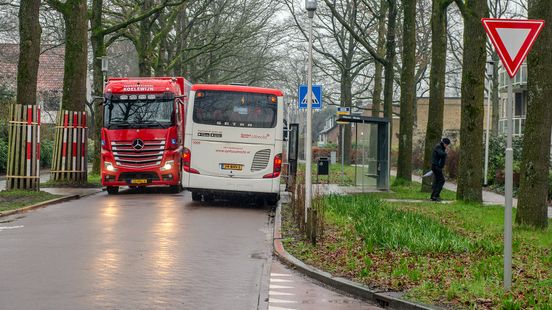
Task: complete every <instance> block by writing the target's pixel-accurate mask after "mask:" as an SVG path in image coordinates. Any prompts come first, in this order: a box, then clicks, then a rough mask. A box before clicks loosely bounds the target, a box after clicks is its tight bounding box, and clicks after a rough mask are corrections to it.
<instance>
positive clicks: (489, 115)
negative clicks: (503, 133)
mask: <svg viewBox="0 0 552 310" xmlns="http://www.w3.org/2000/svg"><path fill="white" fill-rule="evenodd" d="M491 83H492V82H491V81H490V80H489V81H488V82H487V85H488V88H487V89H488V92H487V122H486V123H487V130H486V134H485V175H484V181H483V185H485V186H487V184H488V180H487V175H488V173H489V134H490V129H491V91H492V88H491V85H492V84H491Z"/></svg>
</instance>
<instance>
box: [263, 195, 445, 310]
mask: <svg viewBox="0 0 552 310" xmlns="http://www.w3.org/2000/svg"><path fill="white" fill-rule="evenodd" d="M281 208H282V206H281V204H278V207H277V209H276V216H275V218H274V244H273V245H274V253H275V254H276V256H277V257H278V258H279V259H280V261H282V262H283V263H284V264H286V265H289V266H292V267H294V268H295V269H296V270H297V271H299V272H301V273H303V274H305V275H307V276H309V277H311V278H313V279H316V280H318V281H320V282H322V283H324V284H326V285H328V286H331V287H333V288H335V289H337V290H340V291H343V292H345V293H348V294H350V295H353V296H356V297H358V298H360V299H363V300H367V301H371V302H373V303H374V304H376V305H377V306H379V307H382V308H385V309H407V310H435V309H442V308H439V307H435V306H429V305H423V304H419V303H415V302H411V301H407V300H404V299H400V298H397V297H394V296H392V294H393V293H392V292H389V293H386V292H378V291H375V290H372V289H369V288H368V287H366V286H364V285H361V284H359V283H356V282H353V281H351V280H348V279H345V278H341V277H334V276H332V275H331V274H330V273H328V272H325V271H322V270H319V269H317V268H314V267H312V266H310V265H307V264H305V263H303V262H302V261H300V260H299V259H297V258H296V257H295V256H293V255H291V254H289V253H288V252H287V251H286V250H285V249H284V245H283V244H282V242H281V239H282V231H281V228H282V214H281Z"/></svg>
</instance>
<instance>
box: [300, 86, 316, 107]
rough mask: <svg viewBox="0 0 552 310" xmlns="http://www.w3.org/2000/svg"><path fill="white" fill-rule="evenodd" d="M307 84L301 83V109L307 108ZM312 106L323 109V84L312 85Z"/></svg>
mask: <svg viewBox="0 0 552 310" xmlns="http://www.w3.org/2000/svg"><path fill="white" fill-rule="evenodd" d="M307 90H308V86H307V85H299V109H306V108H307V98H308V96H307ZM312 95H313V96H312V108H313V109H322V85H312Z"/></svg>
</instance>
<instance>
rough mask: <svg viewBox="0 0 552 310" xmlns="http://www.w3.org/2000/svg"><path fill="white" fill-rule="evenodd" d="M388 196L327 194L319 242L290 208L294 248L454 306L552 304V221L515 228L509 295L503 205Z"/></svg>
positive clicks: (383, 285) (374, 281) (351, 273)
mask: <svg viewBox="0 0 552 310" xmlns="http://www.w3.org/2000/svg"><path fill="white" fill-rule="evenodd" d="M419 186H420V185H419V184H416V183H415V184H414V185H412V184H402V185H395V186H393V187H392V191H393V193H385V195H386V196H385V197H386V198H395V199H403V198H405V197H406V198H409V199H411V198H412V197H413V196H415V195H414V194H412V196H411V195H410V194H409V192H410V191H412V190H413V188H415V189H416V190H417V191H419ZM451 193H452V192H451ZM451 193H448V194H447V193H443V194H445V195H444V198H447V195H450V194H451ZM452 194H454V193H452ZM424 197H426V198H427V195H426V194H425V193H424ZM381 198H382V197H381V195H380V194H366V195H359V196H329V197H326V198H325V205H326V210H325V234H324V236H323V237H322V238H321V239H320V240H319V242H318V243H317V246H312V245H311V244H310V243H308V242H307V241H306V240H304V239H303V238H302V236H301V235H300V234H299V233H298V230H297V228H296V227H294V225H293V223H294V221H293V219H291V216H292V215H291V212H290V210H289V208H285V207H284V210H283V232H284V240H283V241H284V244H285V247H286V249H287V250H288V251H289V252H290V253H291V254H292V255H294V256H296V257H298V258H299V259H301V260H303V261H305V262H306V263H308V264H311V265H314V266H316V267H318V268H320V269H323V270H326V271H328V272H331V273H332V274H334V275H337V276H344V277H348V278H350V279H353V280H355V281H357V282H361V283H363V284H365V285H367V286H370V287H374V288H378V289H385V290H391V291H402V292H404V293H405V297H406V298H409V299H412V300H417V301H421V302H425V303H431V304H436V305H441V306H445V307H447V308H469V309H531V308H532V309H552V228H551V227H552V222H551V227H549V228H548V230H545V231H541V230H533V229H529V228H527V227H519V226H515V227H514V240H513V251H514V257H513V287H512V290H511V291H510V292H508V293H504V291H503V289H502V278H503V256H502V253H503V243H502V232H503V215H504V210H503V208H502V207H500V206H482V205H478V204H465V203H461V202H455V203H452V204H435V203H431V202H427V203H407V202H400V203H389V202H385V201H382V200H381Z"/></svg>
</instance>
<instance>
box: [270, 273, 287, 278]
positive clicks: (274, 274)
mask: <svg viewBox="0 0 552 310" xmlns="http://www.w3.org/2000/svg"><path fill="white" fill-rule="evenodd" d="M270 276H271V277H291V275H290V274H286V273H271V274H270Z"/></svg>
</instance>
